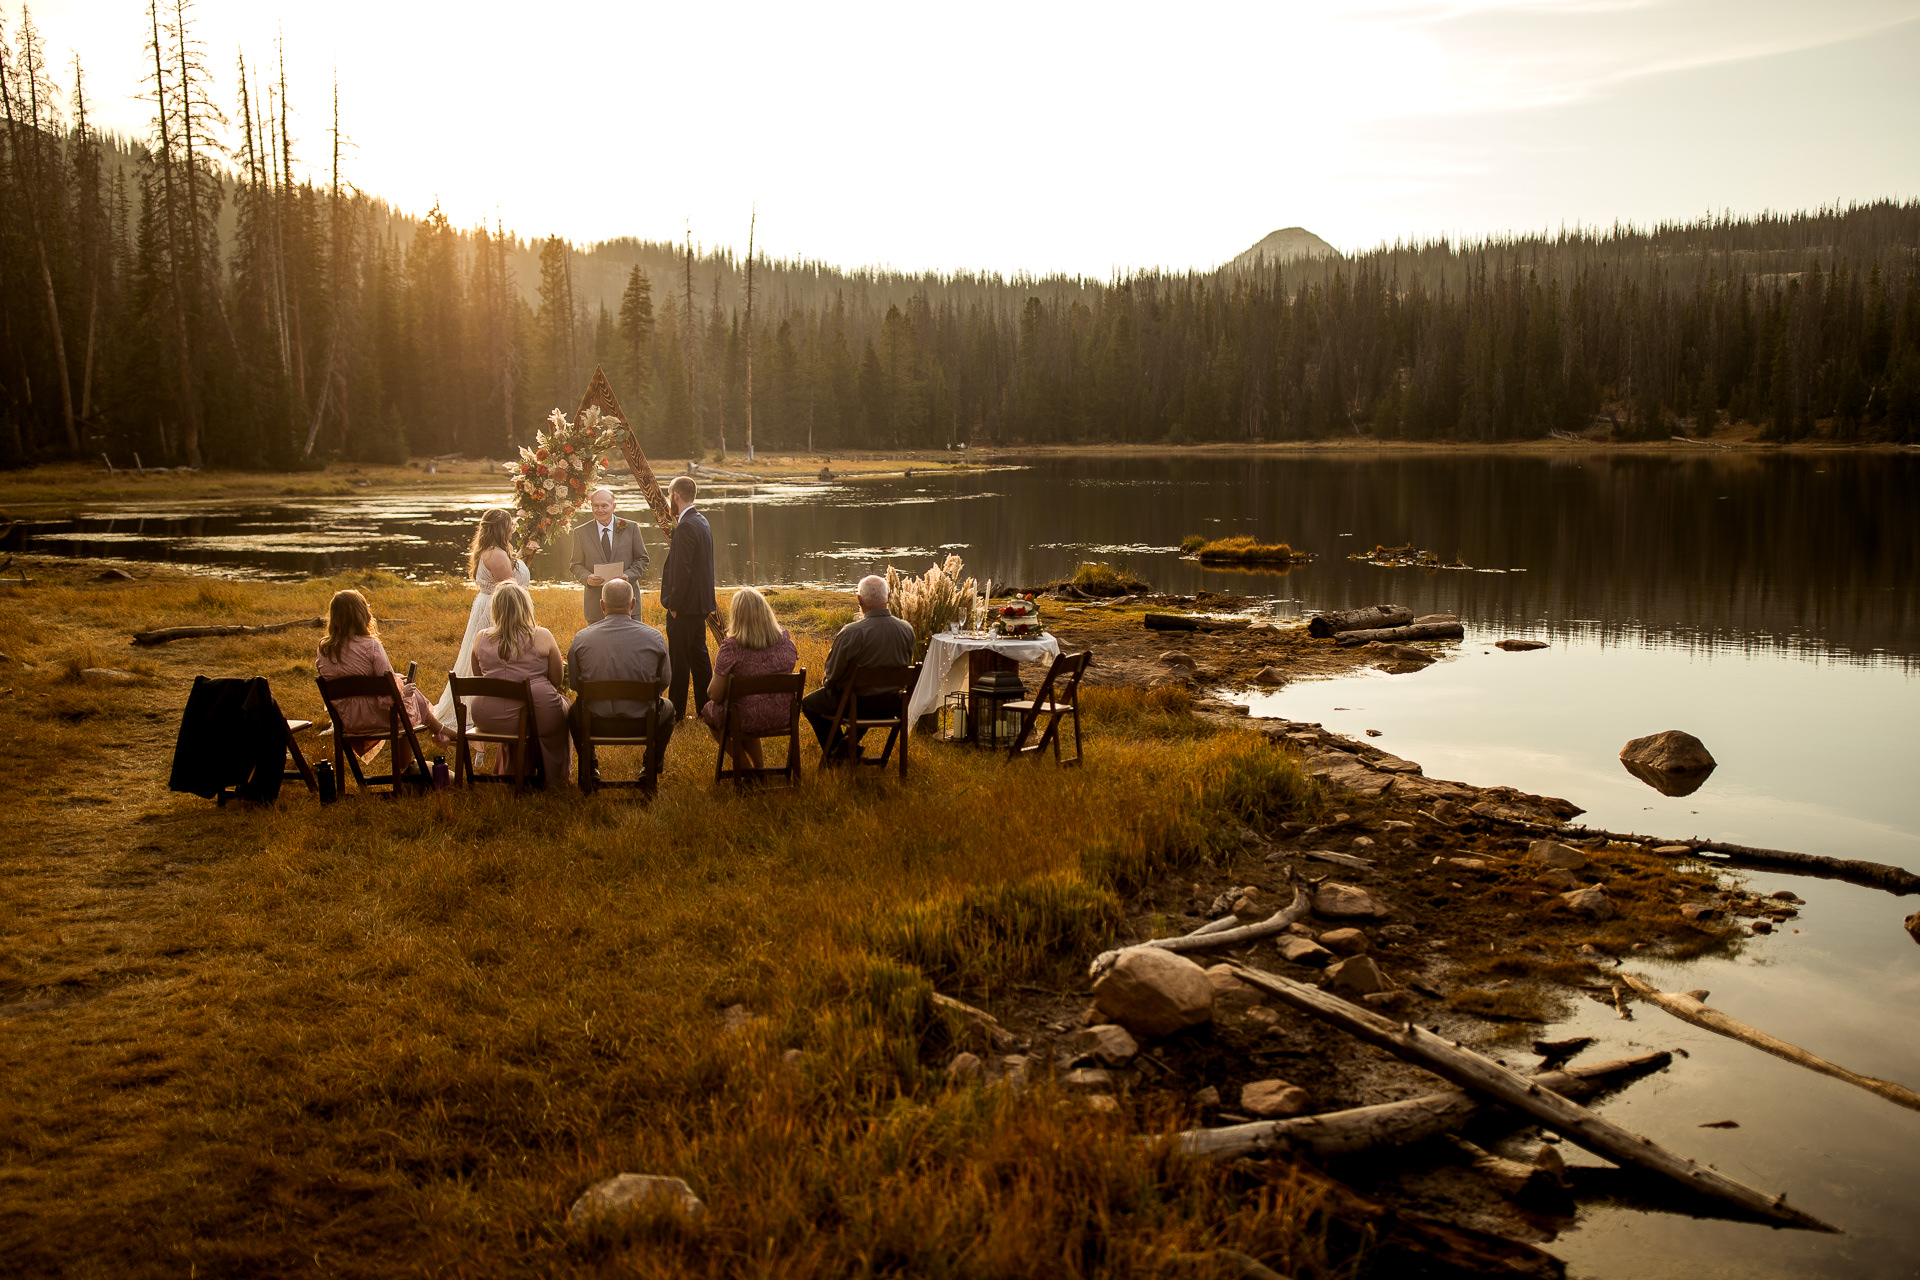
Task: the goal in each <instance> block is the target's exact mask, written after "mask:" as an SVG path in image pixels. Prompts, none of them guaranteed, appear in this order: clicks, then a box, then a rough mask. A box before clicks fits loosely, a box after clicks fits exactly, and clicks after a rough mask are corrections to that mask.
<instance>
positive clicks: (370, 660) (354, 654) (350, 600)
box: [313, 590, 453, 754]
mask: <svg viewBox="0 0 1920 1280" xmlns="http://www.w3.org/2000/svg"><path fill="white" fill-rule="evenodd" d="M313 665H314V669H315V670H316V671H318V672H319V673H320V674H321V675H322V676H324V677H326V678H327V679H329V680H333V679H338V678H339V677H341V676H391V677H392V678H393V687H394V688H395V689H398V690H399V691H400V702H401V705H402V706H404V707H406V709H407V716H408V719H409V720H410V721H411V723H412V727H413V728H415V729H425V730H427V731H428V732H429V733H431V734H432V735H433V741H434V744H435V745H436V746H442V747H444V746H447V745H449V744H450V743H452V741H453V734H452V733H450V732H448V730H447V729H446V728H445V727H444V726H443V725H442V724H441V723H440V718H439V717H438V716H436V715H434V713H433V707H432V705H431V704H430V703H428V701H427V695H426V694H424V693H422V692H420V690H418V689H416V688H414V687H413V686H412V685H411V684H408V683H407V682H406V681H404V680H402V679H401V678H400V677H399V675H398V674H397V673H395V671H394V669H393V663H392V662H390V661H388V659H387V650H386V647H385V646H384V645H382V644H381V643H380V634H379V631H378V630H377V629H376V628H375V627H374V623H373V609H372V608H371V607H370V606H369V605H368V604H367V598H366V597H365V596H363V595H361V594H360V593H359V592H358V591H351V590H349V591H336V592H334V593H333V602H332V603H331V604H329V605H328V606H327V635H326V638H325V639H324V640H322V641H321V642H320V650H319V652H317V653H316V654H314V657H313ZM334 706H335V709H336V710H338V711H339V712H340V719H341V722H342V723H341V728H342V730H343V731H344V732H345V733H346V735H347V739H348V745H349V746H350V747H351V748H352V749H353V751H354V753H355V754H359V753H360V752H362V751H364V750H365V749H366V746H367V744H368V743H369V742H370V741H372V740H373V739H375V738H384V737H386V736H387V729H388V725H389V723H390V713H389V711H388V705H387V700H386V699H385V698H342V699H340V701H339V702H337V703H335V704H334Z"/></svg>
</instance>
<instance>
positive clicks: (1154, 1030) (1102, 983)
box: [1093, 947, 1213, 1036]
mask: <svg viewBox="0 0 1920 1280" xmlns="http://www.w3.org/2000/svg"><path fill="white" fill-rule="evenodd" d="M1093 1003H1094V1005H1095V1006H1096V1007H1098V1008H1099V1010H1100V1012H1101V1013H1104V1014H1106V1015H1107V1017H1109V1018H1111V1019H1113V1021H1115V1022H1117V1023H1119V1024H1120V1025H1121V1026H1123V1027H1125V1028H1126V1029H1127V1030H1128V1031H1131V1032H1132V1033H1133V1034H1135V1035H1137V1036H1140V1035H1146V1036H1168V1035H1172V1034H1173V1033H1174V1032H1176V1031H1182V1030H1185V1029H1186V1028H1187V1027H1193V1026H1198V1025H1199V1024H1201V1023H1203V1022H1206V1021H1208V1020H1209V1019H1211V1018H1212V1017H1213V983H1212V982H1211V981H1209V980H1208V978H1207V971H1206V970H1205V969H1202V968H1201V967H1200V966H1199V965H1197V964H1195V963H1194V962H1193V961H1191V960H1189V959H1187V958H1186V957H1185V956H1181V955H1175V954H1174V953H1173V952H1171V951H1166V950H1162V949H1161V948H1159V947H1128V948H1127V949H1126V950H1125V951H1122V952H1121V953H1120V955H1119V957H1118V958H1117V959H1115V960H1114V962H1113V965H1112V967H1110V968H1109V969H1108V970H1107V971H1106V972H1105V973H1103V974H1101V975H1100V979H1099V981H1097V982H1095V983H1094V984H1093Z"/></svg>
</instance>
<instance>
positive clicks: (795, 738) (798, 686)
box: [713, 667, 807, 785]
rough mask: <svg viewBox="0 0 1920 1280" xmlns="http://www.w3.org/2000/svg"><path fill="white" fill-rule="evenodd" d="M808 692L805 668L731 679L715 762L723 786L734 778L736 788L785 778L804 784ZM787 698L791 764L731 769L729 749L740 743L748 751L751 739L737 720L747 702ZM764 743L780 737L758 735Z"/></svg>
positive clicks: (788, 755) (716, 779)
mask: <svg viewBox="0 0 1920 1280" xmlns="http://www.w3.org/2000/svg"><path fill="white" fill-rule="evenodd" d="M806 691H807V669H806V668H805V667H802V668H800V670H798V671H796V672H794V673H792V674H791V675H784V676H728V677H727V701H726V704H725V706H726V714H725V715H723V716H722V717H721V719H720V754H719V756H718V757H716V758H715V760H714V762H713V780H714V781H715V782H721V781H724V780H725V779H728V778H731V779H733V781H734V782H735V783H736V784H739V785H744V784H746V783H749V782H766V781H768V780H770V779H773V778H785V779H786V780H787V781H788V782H798V781H800V695H801V694H803V693H805V692H806ZM780 693H784V694H786V695H787V727H786V729H785V733H786V738H787V762H786V763H785V764H783V765H780V766H779V767H777V768H775V767H768V768H764V769H754V768H751V767H748V766H745V765H742V766H740V767H739V768H734V769H729V768H728V767H727V759H728V756H729V754H730V753H729V752H728V750H727V748H729V747H731V746H733V745H734V744H735V743H736V742H738V743H740V744H741V745H742V747H743V748H744V746H745V744H746V742H747V741H748V737H747V736H746V735H743V734H741V733H740V731H739V730H738V729H737V728H736V727H735V720H734V716H735V714H736V711H737V709H738V707H739V706H740V704H741V702H742V701H743V700H744V699H747V698H752V697H757V696H759V695H761V694H780ZM753 736H754V737H758V738H759V739H760V740H761V741H763V742H764V741H765V740H766V739H768V738H775V737H778V736H780V735H779V733H778V732H776V733H763V734H755V735H753Z"/></svg>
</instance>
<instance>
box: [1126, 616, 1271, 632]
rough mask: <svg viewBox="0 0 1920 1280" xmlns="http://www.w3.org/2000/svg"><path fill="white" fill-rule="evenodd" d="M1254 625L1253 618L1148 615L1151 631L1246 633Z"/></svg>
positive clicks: (1148, 628) (1148, 625) (1148, 624)
mask: <svg viewBox="0 0 1920 1280" xmlns="http://www.w3.org/2000/svg"><path fill="white" fill-rule="evenodd" d="M1252 625H1253V620H1252V619H1251V618H1196V617H1194V616H1192V615H1191V614H1185V613H1150V614H1148V615H1147V630H1149V631H1245V630H1246V629H1247V628H1248V627H1250V626H1252Z"/></svg>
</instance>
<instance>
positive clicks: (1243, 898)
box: [1233, 891, 1267, 920]
mask: <svg viewBox="0 0 1920 1280" xmlns="http://www.w3.org/2000/svg"><path fill="white" fill-rule="evenodd" d="M1233 914H1234V915H1235V916H1236V917H1238V918H1239V919H1241V920H1260V919H1264V918H1265V916H1266V914H1267V913H1266V911H1265V909H1264V908H1262V907H1261V905H1260V895H1259V893H1258V891H1249V892H1247V893H1243V894H1241V895H1240V896H1239V897H1237V898H1235V899H1234V900H1233Z"/></svg>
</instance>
